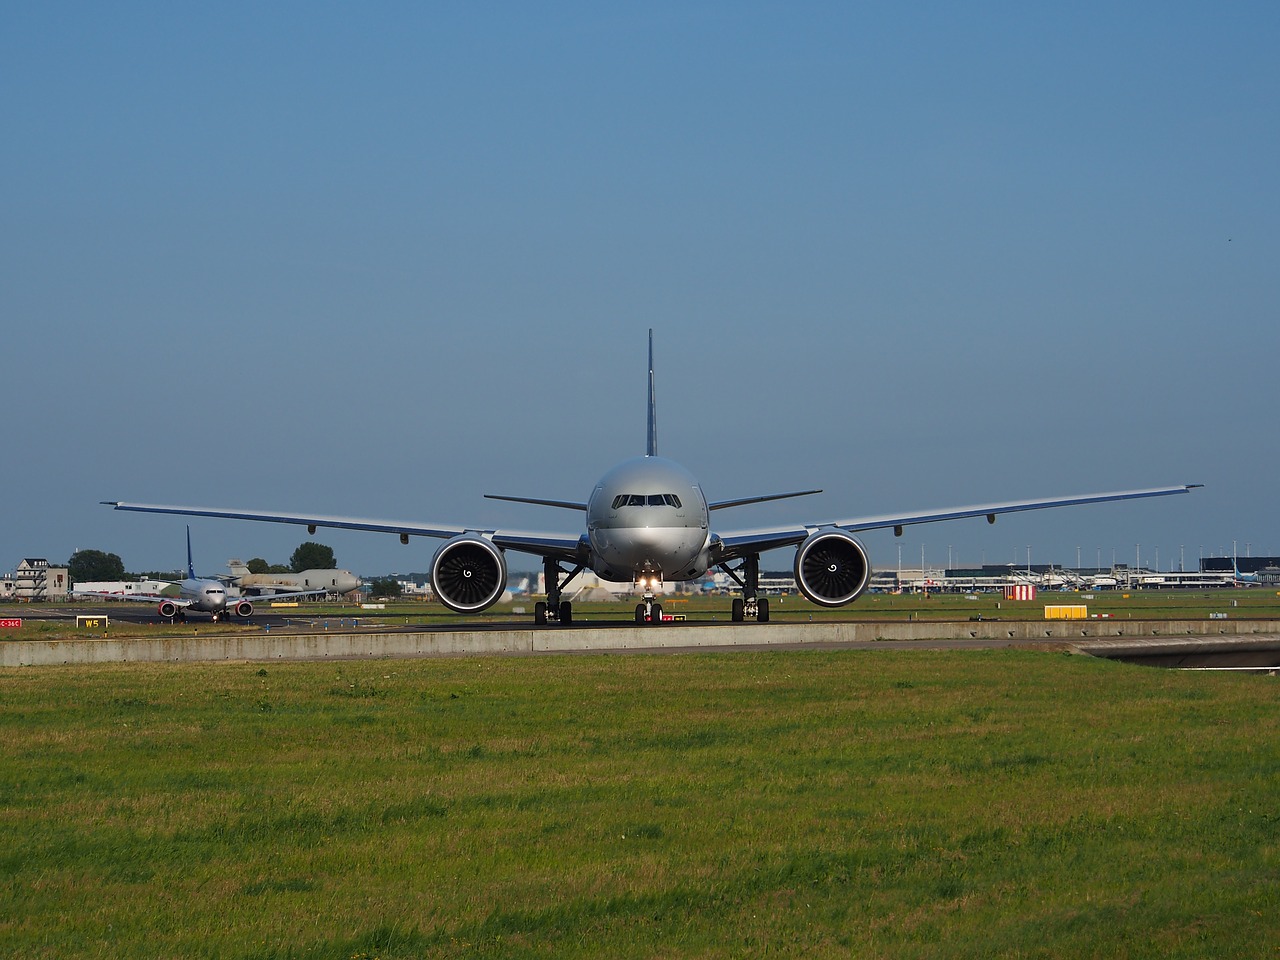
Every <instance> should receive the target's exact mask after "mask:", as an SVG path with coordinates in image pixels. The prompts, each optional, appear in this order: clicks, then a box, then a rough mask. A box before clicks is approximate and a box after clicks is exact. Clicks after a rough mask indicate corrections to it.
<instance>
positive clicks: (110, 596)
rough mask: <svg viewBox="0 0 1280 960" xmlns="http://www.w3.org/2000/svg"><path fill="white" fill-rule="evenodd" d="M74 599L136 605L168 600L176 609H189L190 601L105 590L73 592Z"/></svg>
mask: <svg viewBox="0 0 1280 960" xmlns="http://www.w3.org/2000/svg"><path fill="white" fill-rule="evenodd" d="M71 596H73V597H97V598H101V599H103V600H132V601H134V602H136V603H159V602H160V601H162V600H167V601H169V603H172V604H173V605H174V606H175V607H189V606H191V601H190V600H181V599H179V598H178V597H167V596H165V595H164V594H163V593H125V592H124V591H118V592H116V593H107V592H106V591H103V590H72V591H71Z"/></svg>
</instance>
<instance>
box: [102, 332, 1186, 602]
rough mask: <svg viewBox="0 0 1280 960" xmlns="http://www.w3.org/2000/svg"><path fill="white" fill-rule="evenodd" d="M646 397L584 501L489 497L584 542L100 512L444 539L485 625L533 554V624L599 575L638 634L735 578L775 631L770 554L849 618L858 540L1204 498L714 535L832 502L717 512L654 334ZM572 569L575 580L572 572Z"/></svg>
mask: <svg viewBox="0 0 1280 960" xmlns="http://www.w3.org/2000/svg"><path fill="white" fill-rule="evenodd" d="M648 388H649V389H648V411H647V414H648V415H647V437H646V444H645V453H644V456H642V457H635V458H633V459H629V460H625V461H623V462H622V463H620V464H618V465H617V466H615V467H613V468H612V469H611V470H609V471H608V472H607V473H605V475H604V476H603V477H601V478H600V480H599V481H597V483H596V484H595V486H594V487H593V488H592V491H591V494H590V496H589V497H588V499H587V500H586V501H574V500H554V499H542V498H537V497H525V496H501V495H497V494H485V496H486V497H488V498H490V499H495V500H507V501H513V502H516V503H526V504H535V505H541V506H547V507H554V508H558V509H564V510H570V511H573V512H575V513H578V514H581V515H582V518H583V524H582V526H581V527H579V530H578V531H577V532H571V533H535V532H525V531H519V530H507V529H483V528H479V527H468V526H460V525H451V524H441V523H424V522H416V521H397V520H374V519H362V518H356V517H339V516H321V515H315V514H301V513H272V512H268V511H262V510H242V509H229V508H221V507H189V506H166V505H161V504H144V503H128V502H125V501H122V500H104V501H102V503H103V504H104V505H106V506H110V507H112V508H113V509H116V510H127V511H135V512H139V513H167V514H179V515H183V516H193V517H220V518H226V519H236V520H255V521H262V522H268V523H294V524H300V525H302V526H305V527H306V528H307V531H308V532H309V533H312V534H314V533H315V531H316V528H317V527H330V528H335V529H342V530H367V531H372V532H375V533H390V534H393V535H397V536H399V538H400V542H401V543H404V544H407V543H408V542H409V538H410V537H432V538H435V539H440V540H443V541H444V543H443V544H441V545H440V547H439V548H438V549H437V550H436V552H435V555H434V556H433V558H432V560H431V566H430V577H431V587H432V589H433V590H434V592H435V595H436V596H437V597H438V598H439V599H440V601H441V602H442V603H444V605H445V606H447V607H448V608H450V609H451V610H454V611H457V612H459V613H479V612H480V611H482V610H485V609H487V608H488V607H490V606H491V605H493V604H494V603H496V602H497V601H498V600H499V599H500V598H501V597H502V596H503V594H504V592H505V590H506V582H507V565H506V552H507V551H508V550H512V551H516V552H518V553H526V554H532V555H534V556H537V557H540V558H541V559H542V564H543V571H544V574H545V576H544V579H545V581H546V594H547V599H546V600H545V601H538V602H537V603H536V604H535V605H534V614H533V616H534V622H535V623H536V624H539V625H544V624H550V623H558V624H561V625H567V624H570V623H572V621H573V607H572V603H571V602H569V601H567V600H563V599H562V593H563V591H564V589H565V587H566V586H567V585H568V584H569V582H570V581H571V580H573V578H574V577H576V576H577V575H578V574H579V573H581V572H582V571H584V570H588V569H590V570H592V571H594V572H595V573H596V575H597V576H599V577H600V578H601V579H603V580H609V581H613V582H622V583H625V582H631V583H633V584H634V586H635V587H636V588H637V590H638V591H639V592H640V593H641V594H642V600H641V602H640V603H638V604H637V605H636V608H635V621H636V623H647V624H658V623H661V622H662V605H661V603H660V602H658V600H657V591H658V590H659V589H660V588H661V587H662V585H663V584H664V583H665V582H666V581H668V580H671V581H680V582H683V581H691V580H692V581H700V580H702V579H704V578H705V577H706V576H707V574H708V573H709V572H710V571H711V570H713V569H719V570H722V571H724V572H725V573H727V574H728V575H729V576H730V577H731V578H732V580H733V581H734V582H735V583H737V585H738V587H739V588H740V589H741V591H742V596H741V597H735V598H734V599H733V602H732V620H733V621H734V622H735V623H736V622H742V621H745V620H754V621H756V622H758V623H764V622H767V621H768V620H769V602H768V600H767V599H766V598H765V597H762V596H760V595H759V580H760V555H761V554H762V553H764V552H766V551H769V550H776V549H779V548H785V547H795V548H796V552H795V563H794V570H795V578H796V585H797V586H798V587H799V589H800V592H801V593H803V594H804V596H805V597H807V598H808V599H809V600H811V601H813V602H814V603H816V604H819V605H820V606H824V607H840V606H844V605H845V604H848V603H852V602H853V601H854V600H856V599H858V597H859V596H861V595H862V593H863V592H864V591H865V590H866V589H867V585H868V584H869V583H870V580H871V561H870V558H869V556H868V554H867V550H866V548H865V547H864V546H863V545H862V543H861V541H860V540H859V539H858V538H857V536H856V534H858V533H859V532H861V531H865V530H878V529H892V530H893V532H894V535H895V536H902V532H903V529H904V528H905V527H906V526H908V525H911V524H917V523H933V522H936V521H940V520H959V519H963V518H967V517H986V518H987V522H988V523H995V520H996V516H997V515H998V514H1003V513H1017V512H1021V511H1026V510H1043V509H1047V508H1050V507H1065V506H1075V505H1079V504H1086V503H1102V502H1106V501H1113V500H1135V499H1141V498H1147V497H1164V496H1170V495H1174V494H1181V493H1189V492H1190V491H1191V490H1193V489H1195V488H1196V487H1199V486H1201V485H1200V484H1181V485H1178V486H1169V487H1152V488H1148V489H1143V490H1124V491H1119V492H1115V493H1094V494H1085V495H1082V496H1072V497H1054V498H1049V499H1035V500H1013V501H1007V502H1003V503H989V504H983V505H979V506H968V507H955V508H950V509H945V510H917V511H908V512H905V513H894V514H882V515H878V516H863V517H850V518H843V519H836V520H830V521H823V522H806V523H794V524H790V525H785V526H774V527H763V528H757V529H743V530H726V531H716V530H715V529H713V527H712V524H711V515H712V513H713V512H716V511H720V510H725V509H729V508H733V507H740V506H744V505H747V504H754V503H763V502H765V501H769V500H783V499H787V498H791V497H802V496H808V495H810V494H815V493H821V492H822V491H820V490H803V491H799V492H795V493H772V494H764V495H760V496H753V497H744V498H739V499H733V500H716V501H709V500H708V499H707V498H706V496H705V495H704V494H703V491H702V487H701V486H700V484H699V483H698V481H697V479H695V478H694V476H693V474H691V473H690V472H689V471H688V470H687V469H685V468H684V467H683V466H681V465H680V464H679V463H676V462H675V461H674V460H669V459H666V458H663V457H660V456H658V440H657V433H658V428H657V414H656V404H655V396H654V394H655V390H654V364H653V330H652V329H651V330H650V331H649V383H648ZM566 566H568V567H569V568H570V569H569V570H567V571H566V569H565V567H566Z"/></svg>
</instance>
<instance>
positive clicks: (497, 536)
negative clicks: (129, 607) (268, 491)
mask: <svg viewBox="0 0 1280 960" xmlns="http://www.w3.org/2000/svg"><path fill="white" fill-rule="evenodd" d="M102 503H103V504H105V505H106V506H109V507H113V508H114V509H116V510H132V511H134V512H136V513H170V514H178V515H180V516H184V517H218V518H221V519H224V520H259V521H262V522H264V523H296V524H299V525H301V526H304V527H306V528H307V529H308V531H309V532H311V533H315V529H316V528H317V527H331V528H333V529H337V530H369V531H372V532H373V533H392V534H395V535H397V536H399V537H400V539H401V541H402V542H404V543H408V542H409V537H433V538H435V539H438V540H448V539H450V538H452V537H457V536H460V535H462V534H464V533H473V534H479V535H480V536H482V537H487V538H488V539H490V540H492V541H493V542H494V543H495V544H497V545H498V546H499V547H502V548H503V549H504V550H515V551H518V552H520V553H532V554H534V555H536V556H539V557H554V558H556V559H560V560H572V559H573V558H575V557H577V556H578V555H579V550H580V547H581V546H582V540H583V539H584V538H585V534H572V535H567V534H563V533H533V532H526V531H519V530H481V529H477V528H476V527H464V526H457V525H452V524H439V523H435V524H432V523H413V522H409V521H403V520H369V519H364V518H360V517H331V516H323V515H319V514H313V515H304V514H295V513H270V512H268V511H265V510H238V509H232V508H227V507H175V506H168V505H165V504H156V503H124V502H123V501H120V500H103V501H102Z"/></svg>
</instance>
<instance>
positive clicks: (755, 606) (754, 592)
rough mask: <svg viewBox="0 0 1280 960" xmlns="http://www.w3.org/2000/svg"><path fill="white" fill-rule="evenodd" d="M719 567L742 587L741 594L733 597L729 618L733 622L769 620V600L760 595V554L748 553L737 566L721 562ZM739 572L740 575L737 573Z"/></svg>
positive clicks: (762, 621) (766, 621)
mask: <svg viewBox="0 0 1280 960" xmlns="http://www.w3.org/2000/svg"><path fill="white" fill-rule="evenodd" d="M720 569H721V570H723V571H724V572H725V573H727V574H728V575H729V576H730V577H732V578H733V579H734V581H735V582H736V583H737V584H738V586H740V587H741V588H742V596H741V597H734V599H733V613H732V616H731V619H732V620H733V622H734V623H742V622H743V621H744V620H754V621H755V622H756V623H768V622H769V601H768V599H766V598H765V597H762V596H760V595H759V594H760V554H758V553H750V554H747V556H745V557H743V558H742V563H741V564H739V565H738V566H737V567H734V568H732V569H731V568H729V567H726V566H724V565H723V564H722V565H721V566H720ZM739 573H741V574H742V576H739V575H738V574H739Z"/></svg>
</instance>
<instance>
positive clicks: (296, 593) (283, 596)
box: [227, 588, 329, 606]
mask: <svg viewBox="0 0 1280 960" xmlns="http://www.w3.org/2000/svg"><path fill="white" fill-rule="evenodd" d="M328 592H329V591H328V590H326V589H324V588H321V589H318V590H292V591H290V592H289V593H260V594H258V595H257V596H253V597H249V596H245V595H244V594H243V593H242V594H240V596H238V597H232V596H228V597H227V605H228V606H230V605H231V604H232V603H233V602H235V601H237V600H248V601H249V602H250V603H253V602H254V601H261V600H266V601H271V600H293V599H294V598H296V597H315V596H321V595H323V594H326V593H328Z"/></svg>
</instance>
